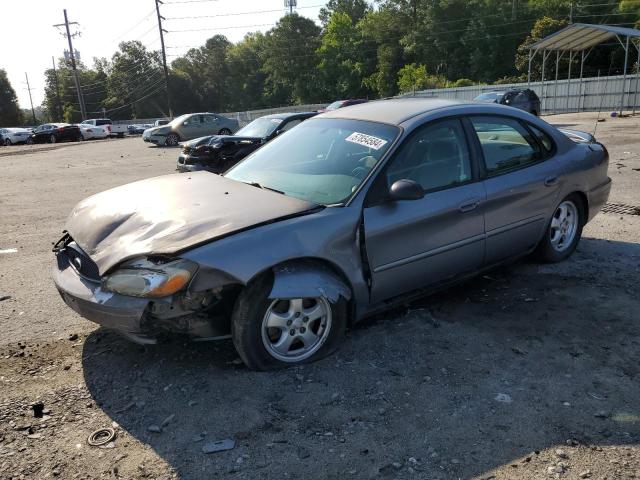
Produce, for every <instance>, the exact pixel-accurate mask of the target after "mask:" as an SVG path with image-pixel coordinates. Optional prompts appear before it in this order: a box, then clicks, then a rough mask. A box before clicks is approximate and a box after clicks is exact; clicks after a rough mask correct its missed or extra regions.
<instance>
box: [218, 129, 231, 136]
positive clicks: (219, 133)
mask: <svg viewBox="0 0 640 480" xmlns="http://www.w3.org/2000/svg"><path fill="white" fill-rule="evenodd" d="M218 135H231V130H229V129H228V128H221V129H220V131H219V132H218Z"/></svg>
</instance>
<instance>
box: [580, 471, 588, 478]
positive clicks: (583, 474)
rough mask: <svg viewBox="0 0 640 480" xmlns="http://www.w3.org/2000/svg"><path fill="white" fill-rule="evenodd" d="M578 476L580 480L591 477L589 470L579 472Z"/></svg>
mask: <svg viewBox="0 0 640 480" xmlns="http://www.w3.org/2000/svg"><path fill="white" fill-rule="evenodd" d="M578 476H579V477H580V478H589V477H591V470H585V471H584V472H580V473H579V474H578Z"/></svg>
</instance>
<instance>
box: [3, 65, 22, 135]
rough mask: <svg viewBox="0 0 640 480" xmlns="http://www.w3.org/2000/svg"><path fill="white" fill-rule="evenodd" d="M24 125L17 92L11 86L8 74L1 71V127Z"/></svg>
mask: <svg viewBox="0 0 640 480" xmlns="http://www.w3.org/2000/svg"><path fill="white" fill-rule="evenodd" d="M21 123H22V112H21V111H20V107H19V105H18V97H17V96H16V91H15V90H14V89H13V87H12V86H11V82H9V78H8V77H7V72H6V71H5V70H3V69H0V125H2V126H7V127H12V126H15V125H20V124H21Z"/></svg>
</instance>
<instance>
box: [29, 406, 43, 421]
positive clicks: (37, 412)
mask: <svg viewBox="0 0 640 480" xmlns="http://www.w3.org/2000/svg"><path fill="white" fill-rule="evenodd" d="M31 408H32V409H33V416H34V417H35V418H42V415H43V413H44V403H42V402H37V403H34V404H33V405H31Z"/></svg>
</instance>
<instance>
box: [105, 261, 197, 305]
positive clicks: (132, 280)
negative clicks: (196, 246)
mask: <svg viewBox="0 0 640 480" xmlns="http://www.w3.org/2000/svg"><path fill="white" fill-rule="evenodd" d="M197 269H198V266H197V265H196V264H195V263H193V262H189V261H188V260H174V261H170V262H167V263H160V262H156V261H152V260H150V259H147V258H145V259H136V260H132V261H129V262H126V263H123V264H122V265H121V266H120V268H118V269H117V270H116V271H115V272H113V273H112V274H111V275H109V276H107V277H106V278H105V279H104V280H103V287H104V289H105V290H110V291H112V292H116V293H120V294H122V295H128V296H132V297H166V296H167V295H173V294H174V293H176V292H177V291H179V290H181V289H182V288H184V287H185V286H186V285H187V284H188V283H189V281H190V280H191V278H192V277H193V275H194V273H195V272H196V270H197Z"/></svg>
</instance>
